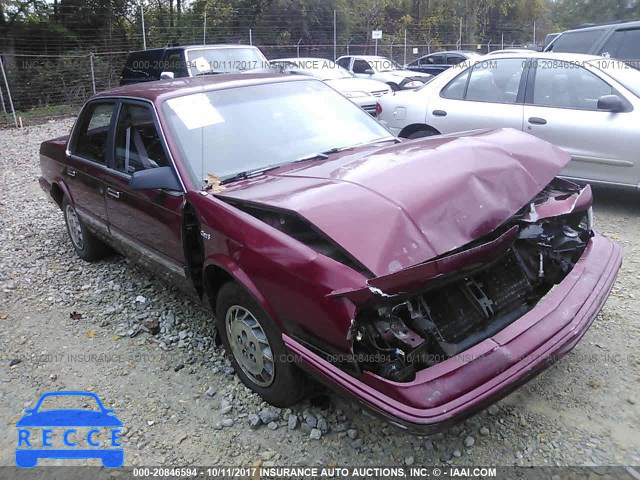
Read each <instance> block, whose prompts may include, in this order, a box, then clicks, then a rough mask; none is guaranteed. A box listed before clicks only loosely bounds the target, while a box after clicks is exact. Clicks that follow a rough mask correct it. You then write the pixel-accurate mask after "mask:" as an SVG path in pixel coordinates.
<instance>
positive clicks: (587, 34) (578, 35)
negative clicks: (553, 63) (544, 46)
mask: <svg viewBox="0 0 640 480" xmlns="http://www.w3.org/2000/svg"><path fill="white" fill-rule="evenodd" d="M603 34H604V30H603V29H599V30H585V31H576V32H567V33H563V34H562V35H560V36H559V37H558V38H556V41H555V42H553V44H552V45H551V47H550V48H549V51H552V52H565V53H590V52H591V51H592V49H593V47H594V45H595V43H596V42H597V41H598V40H599V39H600V38H601V37H602V35H603Z"/></svg>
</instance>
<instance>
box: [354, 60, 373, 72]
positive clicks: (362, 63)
mask: <svg viewBox="0 0 640 480" xmlns="http://www.w3.org/2000/svg"><path fill="white" fill-rule="evenodd" d="M367 70H371V65H369V62H367V61H366V60H356V61H355V62H353V73H367V72H366V71H367Z"/></svg>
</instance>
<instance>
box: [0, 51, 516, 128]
mask: <svg viewBox="0 0 640 480" xmlns="http://www.w3.org/2000/svg"><path fill="white" fill-rule="evenodd" d="M504 46H505V48H506V47H512V46H516V45H513V44H509V45H504ZM258 47H259V48H260V49H261V50H262V52H263V53H264V54H265V56H266V57H267V58H268V59H273V58H282V57H318V58H326V59H333V58H334V53H335V56H336V57H340V56H342V55H349V54H352V55H364V54H368V55H372V54H374V53H376V51H377V54H378V55H382V56H386V57H387V58H390V59H392V60H395V61H396V62H398V63H400V64H405V63H409V62H411V61H413V60H414V59H416V58H418V57H420V56H422V55H426V54H428V53H432V52H436V51H442V50H454V49H460V48H461V49H464V50H472V51H477V52H478V53H487V51H490V50H495V49H498V48H501V45H494V46H493V47H492V45H491V44H485V45H478V44H470V45H459V44H435V43H434V44H431V43H429V44H419V45H416V44H407V45H404V44H399V45H389V44H380V45H378V46H377V47H376V45H375V44H373V43H369V44H355V43H348V44H338V45H335V46H334V45H333V44H330V45H308V44H295V45H262V46H260V45H258ZM126 57H127V51H119V52H99V53H92V52H82V51H74V52H70V53H69V54H67V55H32V54H11V55H8V54H4V55H2V56H1V57H0V59H1V62H2V64H1V65H0V66H2V67H3V68H4V76H3V78H0V103H2V113H1V115H2V122H1V123H0V124H1V125H4V126H17V127H20V126H24V125H32V124H37V123H42V122H43V121H46V120H49V119H51V118H59V117H66V116H73V115H76V114H77V112H78V110H79V107H80V106H81V105H82V104H83V103H84V102H85V101H86V100H87V99H88V98H89V97H90V96H91V95H93V94H94V93H96V92H100V91H102V90H106V89H109V88H112V87H115V86H117V85H119V82H120V73H121V71H122V67H123V66H124V62H125V59H126Z"/></svg>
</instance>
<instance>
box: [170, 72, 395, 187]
mask: <svg viewBox="0 0 640 480" xmlns="http://www.w3.org/2000/svg"><path fill="white" fill-rule="evenodd" d="M162 109H163V112H164V114H165V116H166V118H167V119H168V123H169V130H170V133H171V135H172V138H173V140H174V142H175V143H176V144H177V146H178V149H179V151H180V155H181V157H182V158H183V160H184V161H185V162H186V163H187V164H188V165H189V167H190V168H191V170H192V173H193V175H194V176H195V179H196V181H197V182H198V185H200V184H202V182H203V180H204V179H205V178H207V177H208V176H209V175H215V176H216V177H218V178H219V179H222V180H224V179H225V177H226V178H229V177H232V176H234V175H236V174H238V173H240V172H246V171H250V170H257V169H262V168H268V167H271V166H275V165H282V164H286V163H290V162H293V161H295V160H298V159H302V158H305V157H309V156H311V155H314V154H316V153H320V152H326V151H328V150H331V149H334V148H344V147H349V146H354V145H359V144H365V143H371V142H374V141H377V140H382V139H389V138H393V137H392V136H391V135H390V134H389V132H388V131H387V130H386V129H385V128H384V127H382V125H380V124H379V123H378V122H377V121H376V120H375V119H374V118H373V117H371V115H369V114H367V113H366V112H365V111H364V110H362V109H360V108H359V107H357V106H356V105H354V104H353V103H351V102H350V101H349V100H347V99H346V98H344V97H343V96H342V95H340V94H339V93H337V92H336V91H335V90H333V89H332V88H331V87H328V86H327V85H325V84H324V83H322V82H318V81H314V80H303V81H294V82H278V83H268V84H262V85H250V86H245V87H237V88H228V89H224V90H215V91H211V92H204V93H197V94H191V95H185V96H181V97H176V98H171V99H168V100H167V101H166V102H165V103H164V105H163V106H162Z"/></svg>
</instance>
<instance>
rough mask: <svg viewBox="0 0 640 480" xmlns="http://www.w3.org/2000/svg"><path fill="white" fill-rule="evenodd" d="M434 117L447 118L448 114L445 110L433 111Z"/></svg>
mask: <svg viewBox="0 0 640 480" xmlns="http://www.w3.org/2000/svg"><path fill="white" fill-rule="evenodd" d="M433 116H434V117H446V116H447V112H445V111H444V110H434V111H433Z"/></svg>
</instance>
